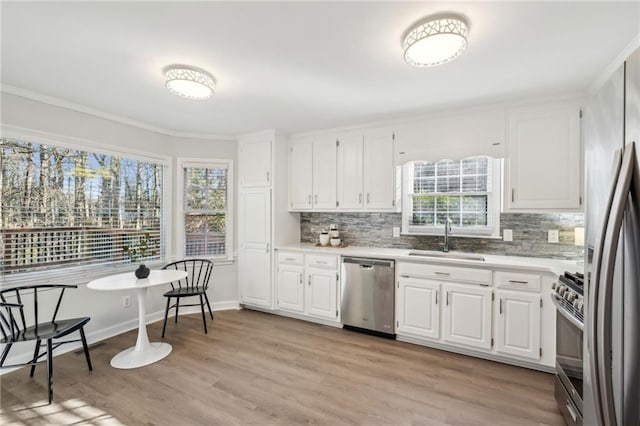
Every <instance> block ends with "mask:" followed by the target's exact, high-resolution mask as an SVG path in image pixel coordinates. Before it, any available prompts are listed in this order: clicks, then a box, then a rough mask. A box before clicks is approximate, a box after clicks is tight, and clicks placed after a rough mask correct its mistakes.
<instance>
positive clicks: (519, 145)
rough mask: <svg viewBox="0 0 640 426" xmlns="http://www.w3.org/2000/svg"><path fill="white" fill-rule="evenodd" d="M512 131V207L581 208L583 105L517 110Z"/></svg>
mask: <svg viewBox="0 0 640 426" xmlns="http://www.w3.org/2000/svg"><path fill="white" fill-rule="evenodd" d="M508 135H509V139H508V173H507V182H506V185H505V192H506V194H505V199H506V205H507V208H508V209H515V210H517V209H523V210H525V209H543V210H545V209H549V210H553V209H579V208H581V200H582V197H581V185H580V181H581V160H582V153H581V149H580V147H581V145H580V110H579V108H577V107H564V108H534V109H526V110H517V111H515V112H511V113H510V114H509V134H508Z"/></svg>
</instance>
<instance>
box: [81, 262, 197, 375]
mask: <svg viewBox="0 0 640 426" xmlns="http://www.w3.org/2000/svg"><path fill="white" fill-rule="evenodd" d="M186 276H187V272H186V271H176V270H152V271H151V273H150V274H149V277H148V278H142V279H138V278H136V276H135V275H134V273H133V272H125V273H123V274H117V275H110V276H108V277H103V278H100V279H97V280H94V281H91V282H90V283H89V284H87V287H88V288H89V289H91V290H99V291H129V290H135V291H136V295H137V296H138V339H137V340H136V345H135V346H134V347H132V348H129V349H125V350H124V351H122V352H120V353H119V354H117V355H116V356H114V357H113V358H112V359H111V366H112V367H115V368H123V369H130V368H138V367H144V366H145V365H149V364H153V363H154V362H157V361H160V360H161V359H162V358H164V357H166V356H167V355H169V354H170V353H171V349H172V348H171V345H169V344H168V343H164V342H153V343H152V342H149V336H148V335H147V322H146V317H147V290H148V289H149V287H155V286H158V285H163V284H168V283H170V282H172V281H178V280H180V279H182V278H185V277H186Z"/></svg>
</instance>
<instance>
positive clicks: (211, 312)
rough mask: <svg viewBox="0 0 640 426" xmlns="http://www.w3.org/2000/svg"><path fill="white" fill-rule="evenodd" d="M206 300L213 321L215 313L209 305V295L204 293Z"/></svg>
mask: <svg viewBox="0 0 640 426" xmlns="http://www.w3.org/2000/svg"><path fill="white" fill-rule="evenodd" d="M204 300H206V301H207V308H209V315H211V319H213V311H212V310H211V305H210V304H209V298H208V297H207V293H206V292H205V293H204Z"/></svg>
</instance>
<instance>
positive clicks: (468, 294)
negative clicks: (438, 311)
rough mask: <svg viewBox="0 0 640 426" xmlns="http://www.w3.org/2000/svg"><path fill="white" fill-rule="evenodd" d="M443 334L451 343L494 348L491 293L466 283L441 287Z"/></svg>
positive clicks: (445, 284)
mask: <svg viewBox="0 0 640 426" xmlns="http://www.w3.org/2000/svg"><path fill="white" fill-rule="evenodd" d="M442 293H443V298H444V302H445V303H444V307H443V321H444V327H443V333H444V339H445V340H446V341H448V342H453V343H459V344H461V345H466V346H471V347H475V348H482V349H490V348H491V290H490V289H488V288H484V287H479V286H474V285H464V284H448V283H443V284H442Z"/></svg>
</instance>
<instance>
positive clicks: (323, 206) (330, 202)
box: [313, 138, 338, 210]
mask: <svg viewBox="0 0 640 426" xmlns="http://www.w3.org/2000/svg"><path fill="white" fill-rule="evenodd" d="M337 149H338V147H337V141H336V139H334V138H328V139H319V140H315V141H314V142H313V208H314V210H335V209H336V201H337V200H336V197H337V194H336V180H337V176H336V167H337V158H336V155H337Z"/></svg>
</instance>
